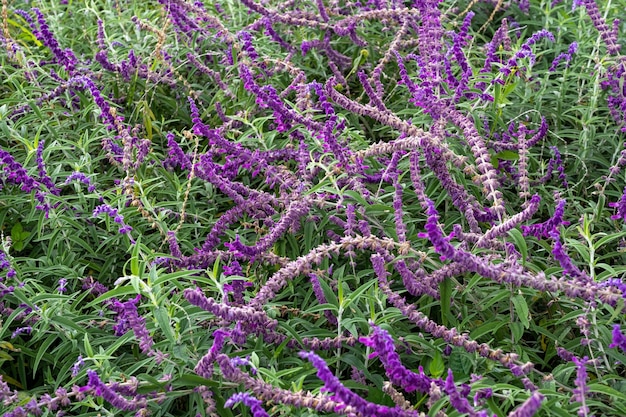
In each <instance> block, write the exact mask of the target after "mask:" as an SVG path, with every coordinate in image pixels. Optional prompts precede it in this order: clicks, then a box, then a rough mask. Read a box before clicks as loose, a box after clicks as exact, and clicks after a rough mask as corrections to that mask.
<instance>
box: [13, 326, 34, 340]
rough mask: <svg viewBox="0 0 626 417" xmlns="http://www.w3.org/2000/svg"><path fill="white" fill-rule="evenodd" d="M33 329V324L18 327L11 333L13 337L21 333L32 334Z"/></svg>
mask: <svg viewBox="0 0 626 417" xmlns="http://www.w3.org/2000/svg"><path fill="white" fill-rule="evenodd" d="M32 331H33V328H32V327H31V326H26V327H18V328H17V329H15V331H14V332H13V333H11V339H15V338H16V337H18V336H19V335H21V334H31V332H32Z"/></svg>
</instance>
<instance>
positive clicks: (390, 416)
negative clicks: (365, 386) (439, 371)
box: [300, 352, 418, 417]
mask: <svg viewBox="0 0 626 417" xmlns="http://www.w3.org/2000/svg"><path fill="white" fill-rule="evenodd" d="M300 357H301V358H303V359H308V360H309V361H310V362H311V364H313V366H314V367H315V368H317V376H318V378H319V379H321V380H322V382H324V388H325V389H326V390H327V391H329V392H332V393H333V394H334V397H335V398H336V399H338V400H340V401H341V402H342V403H344V404H345V405H346V406H352V407H354V408H355V409H356V410H357V411H358V413H359V414H361V415H362V416H364V417H400V416H414V417H417V415H418V413H417V412H416V411H412V410H411V411H407V410H403V409H401V408H400V407H393V408H391V407H386V406H384V405H379V404H374V403H371V402H368V401H366V400H364V399H363V398H361V397H359V396H358V395H356V394H355V393H354V392H352V391H350V390H349V389H348V388H346V387H345V386H344V385H343V384H342V383H341V381H339V378H337V377H336V376H335V375H334V374H333V373H332V372H331V370H330V369H329V368H328V365H326V362H325V361H324V360H323V359H322V358H321V357H319V356H318V355H316V354H315V353H313V352H300Z"/></svg>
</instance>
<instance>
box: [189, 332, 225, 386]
mask: <svg viewBox="0 0 626 417" xmlns="http://www.w3.org/2000/svg"><path fill="white" fill-rule="evenodd" d="M228 336H230V332H229V331H227V330H224V329H217V330H216V331H214V332H213V345H212V346H211V348H210V349H209V351H208V352H207V354H206V355H204V356H203V357H202V358H201V359H200V360H199V361H198V363H197V364H196V367H195V368H194V372H195V373H197V374H198V375H200V376H201V377H203V378H211V376H212V375H213V363H214V362H215V358H216V357H217V355H219V354H220V352H221V351H222V348H223V347H224V342H225V340H226V337H228Z"/></svg>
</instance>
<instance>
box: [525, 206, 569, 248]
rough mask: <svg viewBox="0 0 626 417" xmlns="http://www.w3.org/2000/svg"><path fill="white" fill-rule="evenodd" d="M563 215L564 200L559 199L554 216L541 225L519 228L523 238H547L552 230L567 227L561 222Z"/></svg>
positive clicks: (565, 223)
mask: <svg viewBox="0 0 626 417" xmlns="http://www.w3.org/2000/svg"><path fill="white" fill-rule="evenodd" d="M564 213H565V199H560V200H559V201H558V203H557V205H556V208H555V209H554V214H553V215H552V217H550V218H549V219H548V220H546V221H545V222H543V223H537V224H533V225H530V226H525V225H523V226H521V229H522V233H523V235H524V236H535V237H536V238H537V239H542V238H549V237H551V236H550V234H551V233H552V231H553V230H555V229H558V228H559V227H560V226H561V225H563V226H567V225H568V224H569V222H568V221H564V220H563V214H564Z"/></svg>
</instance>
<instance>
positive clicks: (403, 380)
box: [359, 255, 433, 393]
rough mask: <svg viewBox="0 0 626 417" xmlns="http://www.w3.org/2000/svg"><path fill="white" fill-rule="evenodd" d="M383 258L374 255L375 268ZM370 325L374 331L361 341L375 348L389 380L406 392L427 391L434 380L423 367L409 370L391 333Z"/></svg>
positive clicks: (377, 267) (360, 339) (375, 353)
mask: <svg viewBox="0 0 626 417" xmlns="http://www.w3.org/2000/svg"><path fill="white" fill-rule="evenodd" d="M381 260H382V257H380V256H376V255H374V256H372V262H373V263H374V268H375V269H380V268H381V265H380V261H381ZM383 268H384V266H383ZM370 326H371V327H372V329H373V333H372V334H371V335H370V336H368V337H361V338H359V341H360V342H361V343H363V344H364V345H365V346H369V347H371V348H372V349H373V350H374V355H375V356H378V357H379V358H380V360H381V362H382V363H383V366H384V367H385V373H386V374H387V376H388V377H389V381H390V382H391V383H392V384H395V385H398V386H400V387H402V389H404V390H405V391H406V392H413V391H419V392H422V393H427V392H428V391H429V390H430V385H431V383H432V382H433V380H432V379H431V378H429V377H428V376H426V374H424V371H423V369H422V367H421V366H420V367H419V372H418V373H415V372H412V371H410V370H408V369H407V368H406V367H405V366H404V365H402V363H401V362H400V356H399V355H398V354H397V353H396V348H395V346H394V344H393V340H392V339H391V336H390V335H389V333H387V332H386V331H385V330H383V329H381V328H380V327H378V326H376V325H374V324H373V323H370Z"/></svg>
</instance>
